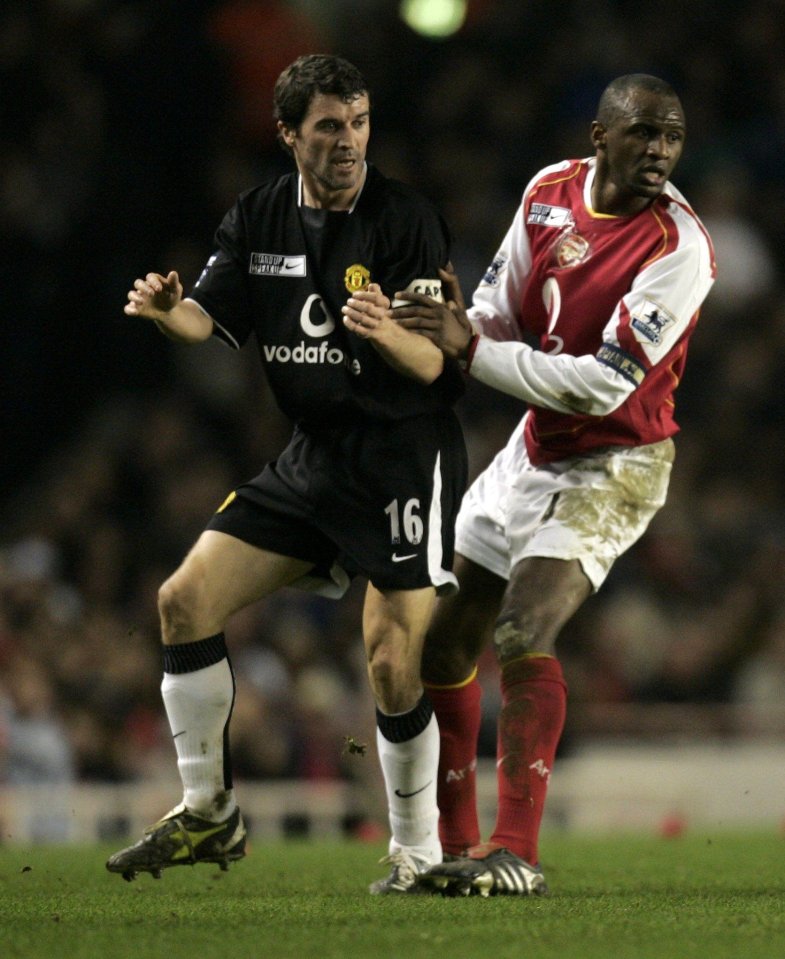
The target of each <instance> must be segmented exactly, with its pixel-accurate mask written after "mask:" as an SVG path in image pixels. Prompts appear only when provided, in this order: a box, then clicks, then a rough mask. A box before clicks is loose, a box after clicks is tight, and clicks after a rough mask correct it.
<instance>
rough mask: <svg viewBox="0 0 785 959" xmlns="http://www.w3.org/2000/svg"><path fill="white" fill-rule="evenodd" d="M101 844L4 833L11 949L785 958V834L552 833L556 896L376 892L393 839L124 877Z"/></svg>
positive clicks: (478, 957) (1, 879) (547, 847)
mask: <svg viewBox="0 0 785 959" xmlns="http://www.w3.org/2000/svg"><path fill="white" fill-rule="evenodd" d="M108 851H109V850H108V849H105V848H98V847H85V848H76V847H72V846H63V847H45V846H34V847H27V848H23V847H19V846H7V847H0V956H2V959H17V957H18V959H39V957H40V959H44V957H45V959H98V957H101V959H105V957H110V959H114V957H120V959H124V957H134V959H147V957H156V959H158V957H163V959H181V957H183V959H185V957H188V959H223V957H226V959H246V957H247V959H251V957H253V959H268V957H269V959H290V957H291V959H311V957H313V959H338V957H340V959H354V957H356V959H425V957H428V959H507V957H510V959H513V957H514V959H540V957H541V959H552V957H553V959H556V957H559V959H572V957H575V959H595V957H597V959H649V957H651V959H728V957H739V959H741V957H753V959H764V957H765V959H779V957H783V956H785V839H783V837H781V836H780V835H778V834H777V833H776V832H775V831H773V830H772V831H771V832H770V833H768V834H765V835H762V834H751V835H747V836H745V835H741V836H740V835H726V834H722V833H719V834H716V835H712V836H707V835H702V836H699V835H697V834H687V835H684V836H681V837H679V838H675V839H661V838H658V837H626V836H625V837H616V838H614V839H610V840H608V839H599V838H585V837H584V838H581V837H576V836H570V835H548V836H547V837H546V838H545V839H544V841H543V844H542V855H543V866H544V869H545V872H546V877H547V879H548V881H549V883H550V886H551V890H552V892H551V895H550V896H549V897H548V898H543V899H520V898H504V897H500V898H494V899H479V898H475V897H472V898H468V899H442V898H440V897H433V896H422V897H420V896H397V897H390V896H388V897H371V896H369V895H368V894H367V892H366V887H367V883H368V882H369V881H371V880H372V879H374V878H377V877H378V876H380V875H382V874H383V868H382V867H379V866H378V865H376V860H377V859H378V857H379V856H381V855H382V854H383V852H384V850H383V849H382V848H381V847H380V846H378V845H366V844H362V843H353V842H346V843H322V842H305V841H303V842H287V843H283V842H282V843H276V844H272V845H268V844H264V845H262V844H256V845H255V846H254V848H253V849H252V851H251V854H250V855H249V856H248V857H247V859H246V860H245V861H243V862H242V863H238V864H235V865H233V866H232V867H231V869H230V870H229V872H227V873H221V872H219V871H218V869H217V867H214V866H197V867H194V868H191V867H181V868H178V869H171V870H167V871H166V872H165V873H164V876H163V878H162V879H161V880H160V881H156V880H153V879H152V878H151V877H150V876H147V875H143V876H140V877H139V878H138V879H137V880H136V881H135V882H133V883H126V882H123V880H122V879H121V878H120V877H118V876H115V875H110V874H109V873H107V872H106V871H105V870H104V866H103V863H104V859H105V857H106V854H107V852H108Z"/></svg>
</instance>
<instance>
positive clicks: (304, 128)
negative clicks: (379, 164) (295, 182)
mask: <svg viewBox="0 0 785 959" xmlns="http://www.w3.org/2000/svg"><path fill="white" fill-rule="evenodd" d="M369 110H370V106H369V103H368V97H367V96H366V95H365V94H363V95H362V96H359V97H357V98H356V99H354V100H351V101H349V102H348V103H346V102H344V101H343V100H341V98H340V97H337V96H333V95H328V94H324V93H317V94H316V95H315V96H314V97H313V99H312V100H311V103H310V106H309V107H308V112H307V114H306V115H305V118H304V120H303V122H302V123H301V124H300V126H299V128H298V129H297V130H293V129H291V128H287V127H283V126H282V127H281V133H282V135H283V137H284V140H285V141H286V143H287V144H288V145H289V146H290V147H291V149H292V152H293V153H294V159H295V161H296V163H297V168H298V170H299V171H300V174H301V176H302V178H303V184H304V187H305V192H306V202H307V203H308V204H309V205H312V206H319V207H325V208H327V209H345V208H346V207H347V206H349V205H350V203H351V200H352V199H353V197H354V195H355V194H356V193H357V190H358V189H359V187H360V184H361V183H362V176H363V164H364V162H365V152H366V150H367V148H368V135H369V134H370V132H371V126H370V113H369Z"/></svg>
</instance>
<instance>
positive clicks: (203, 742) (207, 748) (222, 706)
mask: <svg viewBox="0 0 785 959" xmlns="http://www.w3.org/2000/svg"><path fill="white" fill-rule="evenodd" d="M161 695H162V696H163V701H164V706H165V707H166V715H167V717H168V718H169V726H170V728H171V730H172V736H173V738H174V745H175V749H176V750H177V768H178V769H179V771H180V778H181V780H182V782H183V790H184V791H183V804H184V805H185V806H186V807H187V808H188V809H189V810H191V811H193V812H196V813H198V814H199V815H200V816H203V817H204V818H205V819H210V820H212V821H214V822H222V821H223V820H224V819H226V818H227V816H229V815H230V814H231V813H232V812H234V809H235V806H236V805H237V803H236V801H235V798H234V790H233V789H231V787H230V788H227V782H226V777H225V769H224V748H225V733H226V727H227V724H228V722H229V717H230V715H231V712H232V705H233V703H234V678H233V676H232V670H231V667H230V666H229V660H228V659H222V660H221V661H220V662H217V663H214V664H213V665H212V666H206V667H204V668H203V669H197V670H194V671H193V672H185V673H176V674H175V673H164V678H163V682H162V683H161Z"/></svg>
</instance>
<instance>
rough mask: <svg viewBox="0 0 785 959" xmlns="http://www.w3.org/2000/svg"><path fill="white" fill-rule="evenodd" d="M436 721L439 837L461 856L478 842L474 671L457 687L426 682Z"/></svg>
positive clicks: (448, 850)
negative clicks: (438, 747)
mask: <svg viewBox="0 0 785 959" xmlns="http://www.w3.org/2000/svg"><path fill="white" fill-rule="evenodd" d="M426 690H427V693H428V697H429V698H430V700H431V702H432V703H433V711H434V713H436V721H437V722H438V724H439V738H440V750H439V783H438V787H437V793H436V801H437V803H438V806H439V839H440V840H441V843H442V850H443V851H444V852H446V853H451V854H453V855H456V856H457V855H460V854H461V853H462V852H464V851H465V850H466V849H468V848H469V846H474V845H476V844H477V843H478V842H479V841H480V826H479V823H478V820H477V739H478V737H479V734H480V719H481V712H480V698H481V696H482V689H481V688H480V684H479V682H478V681H477V670H475V671H474V672H473V673H472V675H471V676H470V677H469V679H468V680H466V682H464V683H461V684H458V685H456V686H429V685H426Z"/></svg>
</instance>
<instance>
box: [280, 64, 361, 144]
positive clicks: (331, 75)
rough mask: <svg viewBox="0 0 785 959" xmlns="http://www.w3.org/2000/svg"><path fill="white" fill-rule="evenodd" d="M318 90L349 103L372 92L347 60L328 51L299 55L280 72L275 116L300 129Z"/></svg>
mask: <svg viewBox="0 0 785 959" xmlns="http://www.w3.org/2000/svg"><path fill="white" fill-rule="evenodd" d="M317 93H324V94H327V95H328V96H337V97H340V98H341V99H342V100H343V101H345V102H346V103H350V102H351V101H352V100H356V99H357V97H360V96H362V95H363V94H365V95H366V96H368V95H369V91H368V84H367V83H366V82H365V78H364V77H363V75H362V74H361V73H360V71H359V70H358V69H357V67H355V66H354V65H353V64H351V63H349V61H348V60H344V59H342V58H341V57H335V56H331V55H329V54H326V53H312V54H309V55H308V56H304V57H298V59H297V60H295V61H294V63H290V64H289V66H288V67H287V68H286V69H285V70H284V71H283V72H282V73H281V75H280V76H279V77H278V79H277V80H276V83H275V90H274V92H273V117H274V118H275V120H280V121H281V123H283V125H284V126H286V127H288V128H289V129H291V130H296V129H298V128H299V126H300V124H301V123H302V122H303V120H304V119H305V115H306V113H308V107H309V106H310V105H311V100H312V99H313V98H314V96H315V95H316V94H317Z"/></svg>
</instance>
